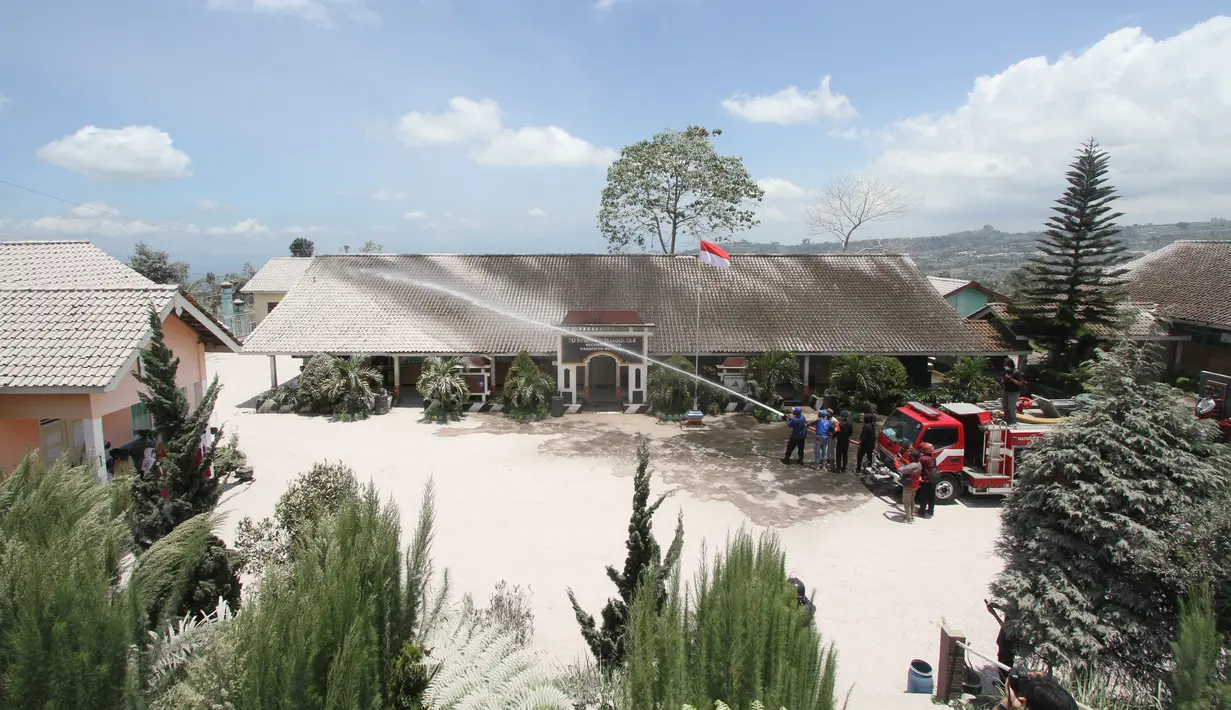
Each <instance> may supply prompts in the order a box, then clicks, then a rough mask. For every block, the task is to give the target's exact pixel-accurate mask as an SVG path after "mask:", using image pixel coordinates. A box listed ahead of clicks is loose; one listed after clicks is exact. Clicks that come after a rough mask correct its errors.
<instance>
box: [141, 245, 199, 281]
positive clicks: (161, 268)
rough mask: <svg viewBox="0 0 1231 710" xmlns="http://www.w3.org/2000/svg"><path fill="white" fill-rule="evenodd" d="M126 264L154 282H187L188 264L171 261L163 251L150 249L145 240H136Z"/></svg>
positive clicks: (168, 255)
mask: <svg viewBox="0 0 1231 710" xmlns="http://www.w3.org/2000/svg"><path fill="white" fill-rule="evenodd" d="M128 265H129V267H131V268H132V270H133V271H136V272H137V273H138V274H141V275H142V276H144V277H145V278H147V279H149V280H150V281H153V282H154V283H156V284H186V283H188V264H186V263H184V262H182V261H171V255H170V254H168V253H167V252H165V251H158V250H157V249H151V248H150V246H149V245H148V244H146V243H145V242H137V243H136V245H135V246H133V253H132V254H130V255H129V256H128Z"/></svg>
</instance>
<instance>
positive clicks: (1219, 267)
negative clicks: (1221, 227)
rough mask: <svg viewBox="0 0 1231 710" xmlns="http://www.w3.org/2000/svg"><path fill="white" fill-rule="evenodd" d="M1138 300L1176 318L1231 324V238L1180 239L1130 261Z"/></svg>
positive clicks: (1130, 281)
mask: <svg viewBox="0 0 1231 710" xmlns="http://www.w3.org/2000/svg"><path fill="white" fill-rule="evenodd" d="M1126 268H1127V269H1128V273H1127V274H1126V275H1125V279H1126V280H1127V282H1128V291H1129V293H1130V294H1131V295H1132V298H1133V300H1134V301H1138V302H1141V303H1157V304H1158V305H1159V309H1160V312H1161V313H1162V314H1163V315H1165V316H1167V317H1168V318H1172V319H1175V320H1184V321H1191V322H1196V323H1210V324H1214V325H1218V326H1222V327H1224V328H1231V298H1229V297H1228V296H1227V294H1228V292H1229V291H1231V276H1229V274H1231V241H1188V240H1181V241H1178V242H1175V243H1174V244H1171V245H1168V246H1165V247H1163V248H1162V249H1159V250H1158V251H1156V252H1154V253H1153V254H1147V255H1145V256H1143V257H1141V258H1140V259H1137V260H1136V261H1133V262H1130V263H1129V264H1126Z"/></svg>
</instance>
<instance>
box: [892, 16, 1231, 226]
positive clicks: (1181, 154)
mask: <svg viewBox="0 0 1231 710" xmlns="http://www.w3.org/2000/svg"><path fill="white" fill-rule="evenodd" d="M1228 66H1231V17H1216V18H1213V19H1211V20H1209V21H1207V22H1204V23H1202V24H1200V25H1197V26H1196V27H1193V28H1191V29H1189V30H1186V31H1184V32H1181V33H1179V34H1177V35H1175V36H1174V37H1170V38H1167V39H1164V40H1154V39H1151V38H1150V37H1148V36H1146V35H1145V34H1144V33H1143V32H1142V31H1141V29H1140V28H1128V29H1123V30H1119V31H1117V32H1113V33H1111V34H1109V35H1107V36H1106V37H1104V38H1103V39H1102V40H1101V41H1099V42H1098V43H1097V44H1095V45H1093V46H1092V47H1090V48H1089V49H1086V50H1085V51H1083V52H1081V53H1080V54H1076V55H1064V56H1062V57H1060V58H1059V59H1057V60H1055V61H1052V62H1049V61H1048V60H1047V58H1045V57H1034V58H1030V59H1024V60H1022V61H1020V62H1018V63H1016V64H1014V65H1012V66H1010V67H1009V68H1007V69H1005V70H1004V71H1003V72H1001V73H999V74H996V75H994V76H983V77H979V78H978V79H976V80H975V82H974V87H973V89H972V90H971V92H970V94H969V95H968V96H967V99H966V102H965V103H964V104H962V105H961V106H959V107H957V108H956V109H955V110H954V111H952V112H951V113H946V114H941V115H920V116H915V117H913V118H907V119H904V120H901V121H898V122H897V123H895V124H894V125H893V126H891V127H890V128H889V129H887V130H886V131H884V132H883V134H882V135H881V140H882V148H883V152H882V153H881V155H880V156H879V157H878V158H877V159H876V160H875V161H874V162H873V163H872V164H871V165H870V166H869V172H872V173H876V174H881V175H885V176H886V177H889V178H891V179H894V180H897V181H899V182H902V183H903V184H904V185H905V186H906V187H908V188H909V189H910V190H911V192H912V194H913V195H914V196H915V197H916V198H921V201H922V203H923V206H924V212H923V214H921V215H920V216H921V217H928V216H931V217H933V218H948V219H950V220H951V223H952V221H956V220H958V219H960V220H961V223H963V224H966V225H971V224H979V223H980V222H981V221H989V222H992V223H993V224H996V225H997V226H998V227H1002V228H1005V227H1008V226H1012V227H1014V228H1024V227H1030V226H1039V225H1041V224H1042V222H1043V221H1044V220H1045V219H1046V218H1047V216H1048V205H1049V204H1050V201H1051V200H1052V199H1055V198H1056V197H1058V196H1059V195H1060V193H1061V191H1063V189H1064V188H1065V177H1064V176H1065V172H1066V171H1067V169H1068V164H1069V163H1070V162H1071V161H1072V159H1073V156H1074V153H1075V151H1076V149H1077V148H1078V146H1079V144H1081V143H1082V142H1083V141H1085V140H1087V139H1088V138H1090V137H1091V136H1093V137H1095V138H1096V139H1098V141H1099V142H1100V144H1101V145H1102V147H1103V148H1104V149H1105V150H1107V151H1108V152H1109V153H1110V155H1111V174H1110V179H1111V182H1112V184H1113V185H1114V186H1115V187H1116V188H1117V189H1118V190H1119V191H1120V194H1121V195H1122V196H1123V197H1122V199H1121V200H1120V201H1119V202H1118V203H1117V207H1118V208H1119V209H1120V210H1121V211H1124V212H1125V213H1126V216H1125V218H1124V220H1122V221H1124V222H1125V223H1130V224H1131V223H1133V222H1150V221H1156V222H1158V221H1169V220H1171V219H1186V218H1187V219H1205V218H1208V217H1209V216H1211V215H1217V214H1225V213H1227V212H1228V210H1231V181H1228V180H1227V178H1226V169H1227V165H1229V164H1231V131H1228V129H1227V126H1228V121H1229V120H1231V118H1229V117H1231V72H1227V71H1226V67H1228ZM1013 219H1017V220H1018V222H1017V223H1015V224H1012V225H1010V224H1009V221H1010V220H1013Z"/></svg>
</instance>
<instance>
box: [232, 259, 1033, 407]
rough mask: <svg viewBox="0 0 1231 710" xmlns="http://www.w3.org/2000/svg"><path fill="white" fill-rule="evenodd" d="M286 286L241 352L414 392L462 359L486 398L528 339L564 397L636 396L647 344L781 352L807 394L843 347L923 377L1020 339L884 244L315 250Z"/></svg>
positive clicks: (674, 350) (664, 353)
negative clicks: (630, 250)
mask: <svg viewBox="0 0 1231 710" xmlns="http://www.w3.org/2000/svg"><path fill="white" fill-rule="evenodd" d="M280 261H285V260H280ZM267 268H269V267H268V266H267V267H266V268H263V269H261V271H260V272H259V273H258V274H257V276H256V278H254V279H253V282H258V283H259V280H260V279H261V278H262V275H263V274H265V273H266V269H267ZM277 268H279V269H280V268H282V267H281V266H280V265H279V266H278V267H277ZM698 269H700V270H699V271H698ZM283 283H285V282H283ZM252 288H253V287H252V282H250V283H249V286H248V287H246V289H245V290H249V289H252ZM289 288H290V290H289V291H288V292H287V293H286V295H285V297H284V298H282V299H281V301H280V303H279V305H278V307H277V309H276V310H273V311H271V312H270V313H269V314H268V315H267V316H266V317H265V319H264V320H263V321H262V322H261V324H260V325H259V326H258V327H257V328H256V330H254V331H253V332H252V334H251V335H250V336H249V337H248V338H247V339H246V340H245V342H244V352H245V353H252V354H261V355H268V356H273V355H292V356H299V357H308V356H311V355H313V354H316V353H331V354H335V355H367V356H372V357H373V361H374V362H375V363H376V364H377V366H378V367H381V368H382V369H383V370H384V371H385V373H386V375H385V376H386V384H387V386H389V387H392V388H394V389H395V390H396V391H398V392H399V393H404V392H407V391H413V384H414V382H415V381H416V380H417V379H418V375H419V371H420V365H421V363H422V361H423V359H424V358H425V357H428V356H443V355H456V356H462V357H465V358H467V363H468V370H467V371H468V373H469V374H470V375H471V376H472V378H481V379H482V382H477V383H475V384H472V390H474V389H475V387H476V385H477V386H478V388H479V389H481V391H482V393H483V395H484V396H486V395H487V394H488V393H495V392H497V391H498V390H499V388H500V387H501V386H502V384H503V379H504V376H505V373H506V372H507V370H508V366H509V363H510V362H511V361H512V359H513V356H514V355H515V354H516V353H517V352H518V351H521V350H523V349H524V350H526V351H528V352H529V353H530V354H531V355H532V356H533V357H534V358H535V359H536V360H537V361H539V362H540V364H541V365H542V366H543V367H544V368H545V369H546V370H547V371H548V372H551V373H553V375H554V376H555V378H556V381H557V387H558V390H559V391H560V392H561V393H562V394H563V395H564V396H565V397H566V399H567V400H568V401H569V403H571V404H574V405H582V404H586V405H589V406H634V405H635V406H644V405H645V403H646V399H647V394H648V393H647V385H648V376H649V373H648V369H647V368H648V365H649V363H648V362H647V360H646V359H647V358H648V357H652V358H654V359H663V358H667V357H670V356H672V355H684V356H687V357H689V358H690V359H691V357H692V356H693V354H694V352H695V351H699V353H700V362H701V366H702V368H703V369H705V368H709V367H712V368H717V367H718V366H720V365H723V364H724V363H728V364H729V363H730V362H732V361H730V360H728V358H733V357H734V358H739V357H746V356H749V355H757V354H760V353H763V352H765V351H767V350H770V349H773V348H778V349H783V350H789V351H791V352H794V353H796V354H797V355H798V356H799V358H800V369H801V372H802V375H803V379H804V387H803V388H802V392H797V393H796V396H797V397H806V396H807V395H808V394H809V393H810V392H811V391H816V392H818V393H819V392H821V391H823V388H824V387H825V386H826V384H827V383H828V380H829V363H830V360H831V358H833V357H834V356H837V355H843V354H847V353H859V354H865V355H887V356H894V357H898V358H900V359H901V360H902V362H903V363H904V364H905V365H906V368H907V371H908V373H910V376H911V379H912V381H913V382H915V383H917V386H926V385H928V384H929V383H930V374H929V372H928V358H929V357H931V356H935V355H943V354H952V355H984V356H993V355H1005V354H1009V352H1010V351H1012V350H1013V349H1014V348H1017V347H1019V346H1017V345H1009V344H1006V343H1004V342H1003V341H999V340H997V339H996V337H995V335H994V333H991V332H989V331H987V330H986V328H984V327H982V326H977V325H972V324H971V323H969V322H968V321H966V320H965V319H963V318H962V317H961V316H959V315H958V314H957V313H956V312H955V311H954V310H953V309H952V308H950V307H949V306H948V305H947V304H946V303H945V301H944V299H943V298H941V296H940V295H939V294H938V293H937V291H936V290H935V289H934V288H933V287H932V286H931V285H930V284H929V283H928V281H927V279H926V278H925V277H924V275H923V274H922V273H921V272H920V271H919V269H918V268H917V267H916V266H915V264H914V262H912V261H911V260H910V259H909V258H908V257H905V256H901V255H894V254H879V255H858V254H830V255H819V254H813V255H807V254H792V255H762V254H736V255H733V257H732V266H731V268H730V269H715V268H711V267H706V266H703V265H699V264H698V262H697V260H696V258H695V257H691V256H682V255H681V256H668V255H652V254H643V255H606V254H503V255H455V254H443V255H428V254H418V255H392V254H373V255H358V254H350V255H344V254H334V255H322V256H317V257H314V258H313V259H312V260H311V262H310V266H308V267H307V269H306V271H304V272H303V273H302V276H300V277H298V280H297V281H296V282H295V284H294V285H293V286H290V287H289ZM698 290H699V291H700V295H701V298H700V309H701V310H700V331H699V332H698V330H697V321H698V319H697V297H698ZM515 315H520V316H522V317H524V318H528V319H530V320H532V321H534V323H529V322H524V321H521V320H518V318H517V317H515ZM554 328H567V329H569V330H572V331H575V332H579V333H582V334H584V335H585V336H586V337H578V336H577V335H574V334H571V333H565V332H562V331H561V330H558V329H557V330H553V329H554ZM587 338H592V339H593V340H587ZM595 341H598V342H595ZM481 364H482V365H485V366H484V367H480V366H479V365H481ZM715 374H716V373H715ZM735 374H736V373H734V372H730V371H728V370H727V369H725V368H724V375H726V376H728V377H731V376H734V375H735Z"/></svg>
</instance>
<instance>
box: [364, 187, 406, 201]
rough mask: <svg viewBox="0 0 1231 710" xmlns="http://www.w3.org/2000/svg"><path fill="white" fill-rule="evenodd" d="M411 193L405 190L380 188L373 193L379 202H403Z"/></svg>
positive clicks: (373, 196) (374, 198)
mask: <svg viewBox="0 0 1231 710" xmlns="http://www.w3.org/2000/svg"><path fill="white" fill-rule="evenodd" d="M407 197H409V195H407V194H406V193H405V192H395V191H394V190H385V189H380V190H377V191H376V192H373V193H372V199H373V200H376V201H377V202H401V201H402V200H405V199H406V198H407Z"/></svg>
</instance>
